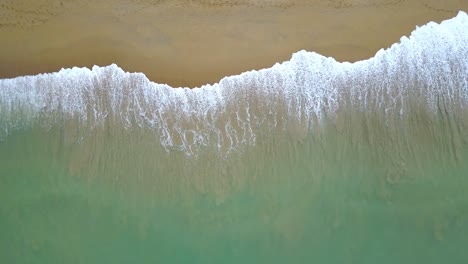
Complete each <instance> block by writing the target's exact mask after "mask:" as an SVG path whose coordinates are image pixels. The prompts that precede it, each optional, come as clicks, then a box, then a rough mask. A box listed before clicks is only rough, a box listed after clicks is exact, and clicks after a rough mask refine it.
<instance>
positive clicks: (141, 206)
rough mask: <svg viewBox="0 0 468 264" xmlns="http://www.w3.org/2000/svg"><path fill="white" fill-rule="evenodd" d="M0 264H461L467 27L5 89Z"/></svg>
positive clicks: (81, 71) (467, 214)
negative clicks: (357, 46)
mask: <svg viewBox="0 0 468 264" xmlns="http://www.w3.org/2000/svg"><path fill="white" fill-rule="evenodd" d="M0 140H1V141H0V263H18V264H20V263H467V262H468V252H467V251H466V245H467V243H468V194H467V192H466V190H468V144H467V143H468V142H467V140H468V16H467V14H466V13H464V12H460V13H459V14H458V15H457V16H456V17H454V18H453V19H450V20H447V21H444V22H442V23H441V24H436V23H429V24H427V25H425V26H422V27H420V28H417V29H416V30H415V31H414V32H413V33H412V34H411V36H410V37H402V38H401V40H400V42H399V43H397V44H394V45H393V46H392V47H390V48H388V49H385V50H381V51H379V52H378V53H377V54H376V55H375V56H374V57H372V58H370V59H368V60H365V61H359V62H356V63H346V62H345V63H340V62H337V61H336V60H334V59H333V58H326V57H323V56H321V55H319V54H316V53H314V52H307V51H299V52H297V53H295V54H293V55H292V58H291V60H289V61H286V62H283V63H280V64H276V65H274V66H272V67H271V68H268V69H263V70H260V71H250V72H245V73H243V74H241V75H238V76H230V77H226V78H224V79H222V80H221V81H220V82H219V83H217V84H214V85H206V86H203V87H199V88H195V89H188V88H172V87H169V86H168V85H163V84H156V83H153V82H150V81H149V80H148V79H147V78H146V77H145V75H144V74H142V73H127V72H124V71H123V70H122V69H121V68H119V67H118V66H117V65H111V66H108V67H94V68H92V69H86V68H73V69H63V70H61V71H60V72H57V73H51V74H41V75H36V76H24V77H18V78H14V79H3V80H0Z"/></svg>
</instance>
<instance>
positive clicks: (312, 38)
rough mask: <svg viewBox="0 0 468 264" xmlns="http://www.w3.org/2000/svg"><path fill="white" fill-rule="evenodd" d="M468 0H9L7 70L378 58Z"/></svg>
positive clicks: (225, 68)
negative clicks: (306, 55)
mask: <svg viewBox="0 0 468 264" xmlns="http://www.w3.org/2000/svg"><path fill="white" fill-rule="evenodd" d="M459 10H464V11H467V10H468V1H464V0H445V1H441V0H406V1H405V0H376V1H370V0H318V1H304V0H291V1H285V0H272V1H266V0H237V1H212V0H202V1H189V0H178V1H163V0H116V1H110V0H104V1H102V0H101V1H89V0H80V1H74V0H57V1H49V0H1V1H0V39H1V41H0V78H9V77H15V76H20V75H30V74H38V73H44V72H54V71H58V70H60V69H61V68H69V67H73V66H80V67H81V66H86V67H91V66H93V65H100V66H104V65H109V64H112V63H116V64H118V65H119V66H120V67H122V68H123V69H124V70H126V71H130V72H143V73H145V74H146V76H147V77H148V78H149V79H151V80H152V81H154V82H158V83H167V84H170V85H172V86H174V87H177V86H187V87H196V86H200V85H202V84H206V83H214V82H217V81H219V80H220V79H221V78H222V77H224V76H227V75H234V74H239V73H241V72H243V71H248V70H252V69H260V68H265V67H270V66H272V65H273V64H275V63H276V62H282V61H285V60H288V59H289V58H290V57H291V54H292V53H293V52H296V51H298V50H302V49H305V50H308V51H315V52H318V53H320V54H323V55H325V56H332V57H334V58H336V59H337V60H339V61H356V60H362V59H367V58H370V57H372V56H373V55H374V54H375V53H376V52H377V51H378V50H379V49H381V48H387V47H389V46H390V45H391V44H393V43H395V42H398V41H399V39H400V38H401V36H404V35H406V36H407V35H409V34H410V33H411V31H413V30H414V29H415V28H416V26H420V25H423V24H425V23H427V22H429V21H436V22H440V21H441V20H444V19H448V18H451V17H453V16H454V15H456V13H457V12H458V11H459Z"/></svg>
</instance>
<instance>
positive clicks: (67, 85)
mask: <svg viewBox="0 0 468 264" xmlns="http://www.w3.org/2000/svg"><path fill="white" fill-rule="evenodd" d="M467 99H468V16H467V14H466V13H464V12H459V14H458V15H457V16H456V17H454V18H452V19H450V20H446V21H444V22H442V23H441V24H437V23H434V22H431V23H428V24H427V25H425V26H422V27H420V28H417V29H416V30H415V31H413V32H412V34H411V36H410V37H402V38H401V40H400V42H399V43H397V44H394V45H393V46H391V47H390V48H388V49H386V50H380V51H379V52H377V54H376V55H375V56H374V57H372V58H370V59H368V60H364V61H359V62H355V63H348V62H343V63H340V62H337V61H336V60H335V59H333V58H327V57H324V56H322V55H319V54H317V53H314V52H307V51H299V52H297V53H294V54H293V55H292V58H291V59H290V60H289V61H286V62H283V63H277V64H275V65H274V66H272V67H271V68H268V69H262V70H259V71H249V72H245V73H242V74H240V75H236V76H230V77H225V78H223V79H222V80H220V82H219V83H216V84H213V85H204V86H202V87H199V88H194V89H189V88H173V87H170V86H168V85H164V84H158V83H154V82H151V81H149V80H148V79H147V78H146V76H145V75H144V74H142V73H128V72H124V71H123V70H122V69H121V68H119V67H118V66H117V65H110V66H107V67H97V66H95V67H93V68H92V69H87V68H72V69H62V70H61V71H59V72H57V73H50V74H40V75H36V76H23V77H17V78H13V79H3V80H0V139H5V138H6V137H7V136H8V135H10V134H11V133H13V132H14V131H15V130H19V129H23V128H27V127H31V126H40V127H41V128H45V129H47V128H51V127H53V126H56V125H61V124H63V123H64V122H65V121H67V120H72V121H76V122H78V124H79V127H80V130H81V131H92V130H94V129H97V128H99V127H103V126H106V125H109V124H112V125H113V126H119V127H122V128H124V129H127V130H132V129H149V130H151V131H154V132H155V134H157V135H158V138H159V140H160V143H161V145H162V146H163V147H164V148H165V149H166V150H167V151H170V150H173V149H178V150H180V151H183V152H185V153H186V154H187V155H195V156H196V155H198V153H199V151H200V149H201V148H203V147H214V148H217V149H218V150H219V151H220V152H223V153H229V152H232V151H235V150H240V149H242V148H244V147H245V146H249V145H255V144H256V142H257V140H258V138H259V135H260V134H268V133H273V132H275V131H295V132H294V133H296V134H300V135H301V136H304V135H306V134H307V133H309V131H310V129H311V128H313V127H316V126H319V125H320V124H321V122H323V121H324V120H328V121H331V122H332V123H333V122H338V121H337V120H338V117H337V115H338V114H339V113H340V111H341V112H343V111H351V110H352V111H359V112H369V113H377V114H379V115H381V116H383V118H384V119H385V120H386V122H387V121H388V120H401V119H402V118H404V117H405V116H406V115H409V114H410V113H411V111H412V110H413V109H414V108H415V107H423V108H425V109H427V110H428V111H429V113H431V112H432V113H437V112H438V111H441V109H442V108H443V111H445V112H448V113H450V112H457V111H458V112H460V111H461V110H465V109H468V107H467V102H468V100H467ZM386 124H387V125H391V124H390V123H388V122H387V123H386ZM461 125H463V124H461Z"/></svg>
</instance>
